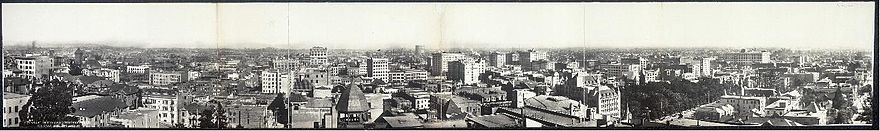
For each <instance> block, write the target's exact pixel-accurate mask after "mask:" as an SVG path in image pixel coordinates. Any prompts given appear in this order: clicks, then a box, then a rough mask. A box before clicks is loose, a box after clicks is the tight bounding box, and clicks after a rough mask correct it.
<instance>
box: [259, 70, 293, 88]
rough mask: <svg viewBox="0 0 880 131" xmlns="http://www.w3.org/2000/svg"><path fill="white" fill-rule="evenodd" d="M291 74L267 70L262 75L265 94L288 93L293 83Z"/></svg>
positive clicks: (261, 85)
mask: <svg viewBox="0 0 880 131" xmlns="http://www.w3.org/2000/svg"><path fill="white" fill-rule="evenodd" d="M291 79H292V78H291V77H290V74H289V72H282V71H278V70H266V71H263V72H262V73H260V80H261V84H260V87H262V90H263V93H288V92H290V87H291V83H292V80H291Z"/></svg>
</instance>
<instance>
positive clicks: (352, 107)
mask: <svg viewBox="0 0 880 131" xmlns="http://www.w3.org/2000/svg"><path fill="white" fill-rule="evenodd" d="M336 108H337V112H339V125H338V127H339V128H365V127H364V123H366V122H367V119H369V118H370V113H369V112H367V111H368V110H369V109H370V107H369V105H368V104H367V97H366V96H365V95H364V92H363V91H362V89H361V88H360V87H358V86H357V85H355V84H350V85H349V86H348V88H346V89H345V90H343V91H342V94H341V95H340V96H339V101H338V102H337V103H336Z"/></svg>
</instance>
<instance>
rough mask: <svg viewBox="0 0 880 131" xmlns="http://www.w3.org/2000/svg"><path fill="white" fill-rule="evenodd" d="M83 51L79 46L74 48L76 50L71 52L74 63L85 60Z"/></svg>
mask: <svg viewBox="0 0 880 131" xmlns="http://www.w3.org/2000/svg"><path fill="white" fill-rule="evenodd" d="M84 53H85V52H84V51H83V50H81V49H79V48H76V51H74V52H73V60H74V62H75V63H77V64H79V63H82V62H83V61H85V56H83V55H85V54H84Z"/></svg>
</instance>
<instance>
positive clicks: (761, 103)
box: [718, 95, 767, 117]
mask: <svg viewBox="0 0 880 131" xmlns="http://www.w3.org/2000/svg"><path fill="white" fill-rule="evenodd" d="M718 101H719V103H723V104H730V105H733V107H734V108H736V112H737V116H740V117H751V116H753V114H755V113H764V107H765V106H767V99H766V98H764V97H747V96H731V95H725V96H721V99H720V100H718Z"/></svg>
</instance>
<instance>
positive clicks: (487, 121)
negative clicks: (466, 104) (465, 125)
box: [468, 115, 519, 128]
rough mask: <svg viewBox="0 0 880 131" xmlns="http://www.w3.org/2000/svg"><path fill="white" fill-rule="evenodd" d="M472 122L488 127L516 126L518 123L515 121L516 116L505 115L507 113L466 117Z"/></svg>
mask: <svg viewBox="0 0 880 131" xmlns="http://www.w3.org/2000/svg"><path fill="white" fill-rule="evenodd" d="M468 119H469V120H471V121H473V122H474V123H477V124H480V125H483V126H486V127H489V128H502V127H518V126H519V123H517V122H516V118H513V117H510V116H507V115H488V116H480V117H474V118H468Z"/></svg>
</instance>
